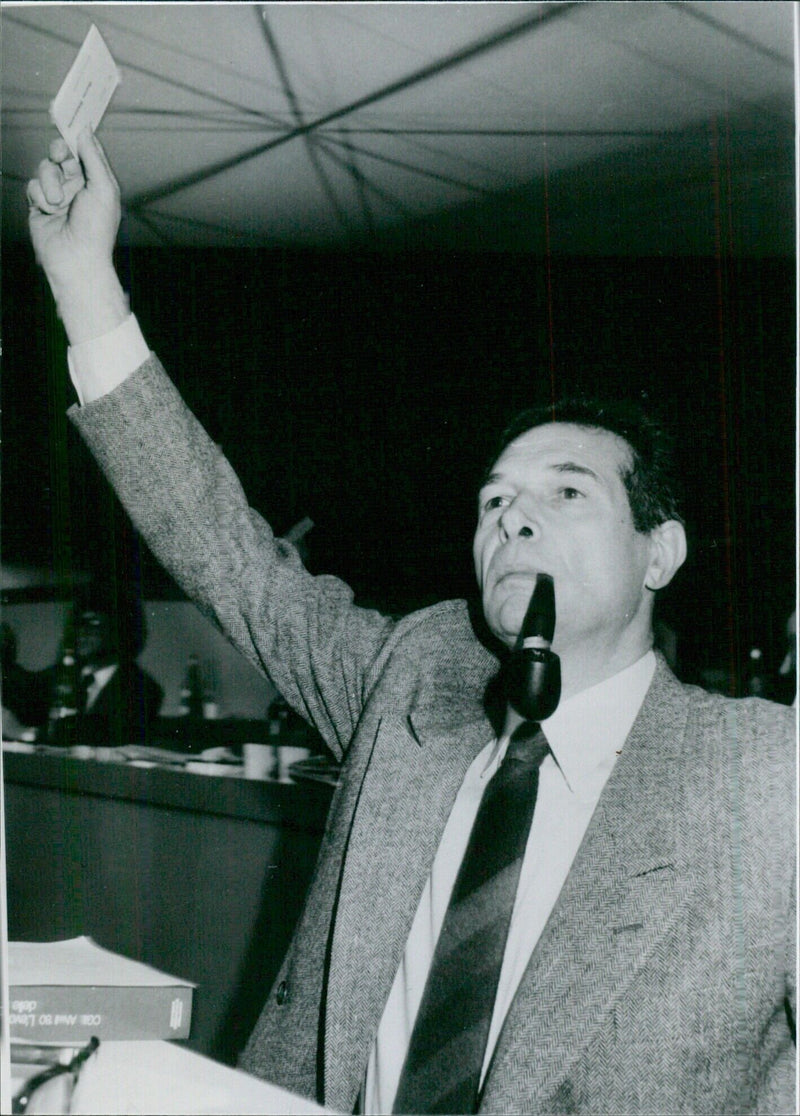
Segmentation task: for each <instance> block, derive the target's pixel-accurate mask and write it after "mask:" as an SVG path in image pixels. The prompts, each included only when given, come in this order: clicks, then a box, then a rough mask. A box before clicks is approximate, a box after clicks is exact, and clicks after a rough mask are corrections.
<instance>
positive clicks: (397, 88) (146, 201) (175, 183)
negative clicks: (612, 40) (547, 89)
mask: <svg viewBox="0 0 800 1116" xmlns="http://www.w3.org/2000/svg"><path fill="white" fill-rule="evenodd" d="M582 6H583V5H582V4H580V3H577V2H575V0H573V2H569V3H561V4H545V5H542V6H537V8H536V10H535V11H534V12H528V13H527V15H525V16H524V17H522V18H521V19H516V20H514V21H513V22H512V23H509V24H506V26H505V27H502V28H500V29H499V30H498V31H494V32H492V33H491V34H489V35H486V36H483V37H482V38H480V39H478V40H476V41H475V42H472V43H469V44H468V45H467V46H465V47H461V48H460V49H459V50H456V51H454V52H453V53H452V54H448V55H445V56H444V57H442V58H439V59H437V60H436V61H435V62H431V63H428V64H427V65H425V66H423V67H421V68H420V69H418V70H414V71H412V72H411V73H410V74H406V75H405V76H404V77H402V78H398V79H397V80H396V81H392V82H389V83H388V85H384V86H382V87H380V88H379V89H376V90H373V92H371V93H367V94H365V95H364V96H362V97H358V98H356V100H355V101H351V102H349V103H348V104H346V105H342V106H340V107H339V108H337V109H333V110H332V111H331V112H328V113H324V114H323V115H322V116H319V117H317V118H316V119H315V120H312V121H309V122H307V123H305V124H303V125H302V126H297V127H295V128H293V129H291V130H290V131H288V132H286V133H285V134H284V135H281V136H276V137H275V138H273V139H271V140H269V141H267V142H266V143H263V144H259V145H258V146H257V147H253V148H250V149H249V150H248V151H242V152H240V153H239V154H238V155H233V156H230V157H229V158H227V159H222V160H220V161H219V162H217V163H212V164H210V165H209V166H207V167H201V168H199V169H198V170H196V171H193V172H192V173H191V174H187V175H183V176H181V177H180V178H176V179H173V180H172V181H171V182H167V183H165V184H164V185H162V186H156V187H155V188H154V189H152V190H146V191H143V192H142V193H141V194H137V195H136V196H134V197H132V198H130V199H129V200H128V203H127V205H128V208H129V209H131V210H137V209H141V208H142V206H146V205H150V204H151V203H152V202H156V201H162V200H163V199H164V198H168V197H171V196H172V195H173V194H177V193H179V192H180V191H182V190H187V189H189V188H190V187H192V186H197V185H199V184H200V183H201V182H207V181H208V180H209V179H210V178H215V177H216V176H217V175H218V174H223V173H224V172H225V171H228V170H233V169H234V168H235V167H238V166H241V165H242V164H243V163H248V162H250V161H251V160H252V159H256V158H258V156H259V155H264V154H266V152H267V151H271V150H273V149H274V148H276V147H280V146H281V145H282V144H284V143H289V142H291V141H292V140H294V139H298V138H299V137H301V136H305V135H308V134H309V133H310V132H314V131H317V130H318V129H319V128H322V127H324V126H325V125H326V124H331V123H333V121H335V120H342V119H343V118H344V117H346V116H349V115H351V114H352V113H354V112H357V111H359V110H360V109H363V108H367V107H368V106H370V105H374V104H377V103H378V102H379V101H383V100H386V98H387V97H392V96H394V95H395V94H397V93H400V92H402V91H403V90H405V89H410V88H411V87H412V86H415V85H419V84H421V83H422V82H425V81H429V80H430V79H431V78H433V77H437V76H438V75H439V74H442V73H445V72H446V71H447V70H452V69H454V68H455V67H456V66H460V65H462V64H463V63H464V62H468V61H469V60H470V59H472V58H476V57H478V56H479V55H481V54H485V53H487V52H488V51H490V50H495V49H496V48H497V47H500V46H503V45H504V44H505V43H508V42H511V41H513V40H514V39H517V38H519V37H521V36H522V35H526V34H529V33H530V32H532V31H534V30H538V29H539V28H541V27H542V26H544V25H545V24H546V23H550V22H552V21H553V20H554V19H557V18H559V17H560V16H562V15H565V14H566V13H567V12H568V11H570V10H571V9H572V8H574V7H582Z"/></svg>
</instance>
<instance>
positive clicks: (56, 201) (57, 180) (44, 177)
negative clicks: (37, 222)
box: [38, 159, 64, 205]
mask: <svg viewBox="0 0 800 1116" xmlns="http://www.w3.org/2000/svg"><path fill="white" fill-rule="evenodd" d="M38 181H39V184H40V186H41V192H42V195H43V197H44V199H45V201H46V202H47V204H48V205H60V204H61V203H62V201H63V200H64V190H63V188H62V184H61V183H62V175H61V169H60V167H58V166H57V165H56V164H55V163H51V162H50V160H49V159H42V161H41V163H40V164H39V173H38Z"/></svg>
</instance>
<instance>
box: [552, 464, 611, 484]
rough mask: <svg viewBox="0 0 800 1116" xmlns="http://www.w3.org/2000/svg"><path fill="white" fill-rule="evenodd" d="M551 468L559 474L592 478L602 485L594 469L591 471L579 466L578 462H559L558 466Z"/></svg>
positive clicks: (585, 466)
mask: <svg viewBox="0 0 800 1116" xmlns="http://www.w3.org/2000/svg"><path fill="white" fill-rule="evenodd" d="M550 468H551V469H554V470H555V471H556V472H557V473H579V474H580V475H581V476H584V477H591V478H592V479H593V480H596V481H597V482H598V483H602V481H601V478H600V477H599V476H598V474H597V473H596V472H595V471H594V469H590V468H589V467H588V466H587V465H579V464H578V463H577V461H559V462H558V464H557V465H551V466H550Z"/></svg>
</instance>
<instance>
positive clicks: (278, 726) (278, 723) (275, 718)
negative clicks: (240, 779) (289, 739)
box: [267, 696, 289, 779]
mask: <svg viewBox="0 0 800 1116" xmlns="http://www.w3.org/2000/svg"><path fill="white" fill-rule="evenodd" d="M267 720H268V721H269V743H270V747H271V748H272V757H271V764H270V772H269V776H268V777H269V778H270V779H280V777H281V775H282V773H283V772H282V770H281V744H282V743H283V744H285V743H286V732H287V728H288V723H289V706H288V705H287V704H286V702H285V701H284V700H283V698H282V697H280V696H278V697H276V698H275V699H274V701H272V702H271V703H270V706H269V709H268V710H267Z"/></svg>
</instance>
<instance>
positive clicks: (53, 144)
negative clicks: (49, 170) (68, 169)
mask: <svg viewBox="0 0 800 1116" xmlns="http://www.w3.org/2000/svg"><path fill="white" fill-rule="evenodd" d="M49 150H50V158H51V159H52V160H53V162H54V163H63V162H64V160H65V159H68V158H70V156H71V155H72V152H71V151H70V149H69V144H68V143H67V141H66V140H65V139H64V138H63V137H62V136H57V137H56V138H55V139H54V140H51V141H50V149H49Z"/></svg>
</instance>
